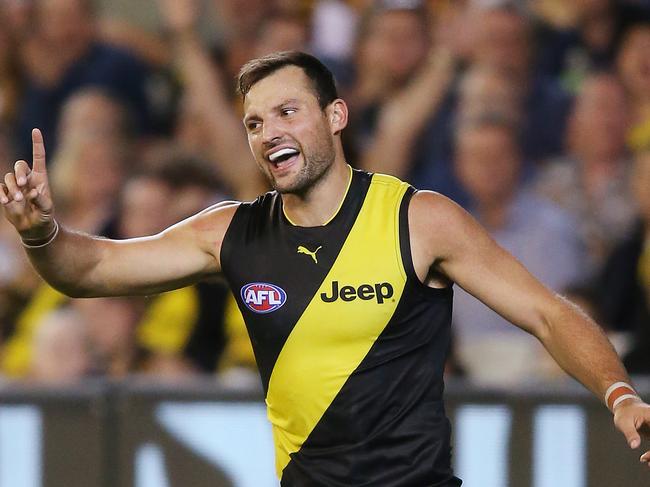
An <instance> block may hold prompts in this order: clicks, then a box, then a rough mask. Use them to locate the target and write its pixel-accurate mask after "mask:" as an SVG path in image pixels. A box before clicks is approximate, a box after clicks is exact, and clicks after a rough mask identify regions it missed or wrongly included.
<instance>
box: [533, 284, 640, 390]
mask: <svg viewBox="0 0 650 487" xmlns="http://www.w3.org/2000/svg"><path fill="white" fill-rule="evenodd" d="M556 299H557V306H556V307H555V309H554V310H552V311H551V312H550V313H548V315H547V316H546V317H545V318H544V321H545V325H546V326H545V328H544V330H545V331H544V333H541V334H540V336H538V338H539V339H540V340H541V341H542V343H543V344H544V346H545V347H546V349H547V350H548V351H549V353H550V354H551V355H552V356H553V358H554V359H555V360H556V361H557V363H558V364H559V365H560V366H561V367H562V368H563V369H564V370H565V371H566V372H567V373H569V374H570V375H572V376H573V377H574V378H576V379H577V380H578V381H580V382H581V383H582V384H583V385H584V386H585V387H587V388H588V389H589V390H590V391H592V392H593V393H594V394H595V395H596V397H598V398H599V399H600V400H601V401H604V396H605V392H606V391H607V389H608V387H609V386H610V385H612V384H613V383H615V382H627V383H629V382H630V379H629V377H628V374H627V372H626V370H625V368H624V367H623V364H622V363H621V361H620V359H619V357H618V355H617V353H616V351H615V350H614V347H613V346H612V345H611V343H610V342H609V340H608V339H607V337H606V335H605V333H604V332H603V330H602V329H601V328H600V327H599V326H598V325H597V324H596V323H595V322H594V321H593V320H591V319H590V318H589V317H588V316H587V315H586V314H585V313H584V312H583V311H582V310H580V309H579V308H578V307H577V306H576V305H574V304H572V303H570V302H569V301H567V300H566V299H564V298H561V297H559V296H558V297H557V298H556Z"/></svg>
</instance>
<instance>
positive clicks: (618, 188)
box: [537, 73, 635, 271]
mask: <svg viewBox="0 0 650 487" xmlns="http://www.w3.org/2000/svg"><path fill="white" fill-rule="evenodd" d="M626 128H627V103H626V99H625V92H624V90H623V87H622V86H621V84H620V82H619V81H618V80H617V79H616V78H615V77H614V76H612V75H610V74H604V73H603V74H597V75H591V76H589V77H588V78H587V79H586V81H585V82H584V83H583V86H582V90H581V91H580V94H579V95H578V98H577V100H576V103H575V106H574V108H573V112H572V114H571V117H570V120H569V131H568V153H567V155H566V156H564V157H561V158H558V159H556V160H553V161H550V162H549V164H548V165H547V166H546V167H545V168H544V170H543V171H542V173H541V174H540V176H539V179H538V181H537V190H538V191H539V192H540V194H542V195H544V196H546V197H548V198H550V199H552V200H553V201H554V202H555V203H557V204H558V205H560V206H561V207H563V208H564V209H566V210H567V211H569V212H571V213H572V214H573V216H574V218H575V219H576V221H577V222H578V225H579V226H578V230H579V231H580V235H581V237H582V240H583V241H584V242H585V244H586V246H587V251H588V254H589V258H590V261H591V269H592V271H595V270H596V269H599V268H600V266H601V265H602V264H603V262H604V259H605V257H606V256H607V255H608V254H609V253H610V252H611V250H612V247H613V246H614V244H616V243H617V242H619V241H620V240H621V239H622V238H623V237H624V236H626V235H627V233H628V232H629V231H630V229H631V226H632V224H633V221H634V217H635V209H634V203H633V202H632V196H631V194H630V191H629V161H628V156H627V153H626V150H625V131H626Z"/></svg>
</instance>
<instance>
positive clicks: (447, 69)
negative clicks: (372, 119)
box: [363, 53, 454, 177]
mask: <svg viewBox="0 0 650 487" xmlns="http://www.w3.org/2000/svg"><path fill="white" fill-rule="evenodd" d="M453 72H454V70H453V60H452V58H451V57H450V56H448V55H447V54H445V53H435V54H434V55H432V57H431V59H430V60H429V61H428V63H427V64H426V65H425V66H424V67H423V68H422V71H421V72H420V73H419V75H418V76H417V77H416V78H415V79H413V80H412V81H411V83H409V85H408V86H407V87H406V88H404V89H403V90H402V91H401V92H399V93H398V94H396V95H395V96H394V97H393V98H392V99H391V100H389V101H388V102H387V103H386V104H385V106H384V107H383V109H382V111H381V114H380V119H379V126H378V129H377V134H376V136H375V139H374V141H373V143H372V144H371V146H370V147H369V149H368V151H367V152H366V154H364V157H363V165H364V167H366V168H368V169H370V170H373V171H377V172H385V173H388V174H393V175H395V176H398V177H404V176H405V175H406V173H407V171H408V167H407V164H408V161H410V160H411V158H412V151H413V148H414V146H415V141H416V139H417V137H418V136H419V135H420V133H421V132H422V130H423V129H424V127H425V125H426V124H427V122H428V121H430V119H431V118H432V116H433V115H434V114H435V113H436V111H437V110H438V109H439V107H440V104H441V103H442V101H443V99H444V97H445V96H446V94H447V90H448V87H449V84H450V82H451V80H452V77H453Z"/></svg>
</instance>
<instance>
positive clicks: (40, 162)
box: [32, 129, 47, 173]
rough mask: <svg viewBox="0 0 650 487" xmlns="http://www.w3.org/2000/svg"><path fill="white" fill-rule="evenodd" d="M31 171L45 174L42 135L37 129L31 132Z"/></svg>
mask: <svg viewBox="0 0 650 487" xmlns="http://www.w3.org/2000/svg"><path fill="white" fill-rule="evenodd" d="M32 164H33V166H32V170H33V171H34V172H41V173H44V172H47V169H46V167H45V143H44V142H43V134H42V133H41V131H40V130H39V129H33V130H32Z"/></svg>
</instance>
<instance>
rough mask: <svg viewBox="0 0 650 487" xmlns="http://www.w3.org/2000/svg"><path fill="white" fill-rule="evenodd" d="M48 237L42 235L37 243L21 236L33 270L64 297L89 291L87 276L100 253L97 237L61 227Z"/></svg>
mask: <svg viewBox="0 0 650 487" xmlns="http://www.w3.org/2000/svg"><path fill="white" fill-rule="evenodd" d="M50 235H51V233H50ZM50 238H51V237H47V238H43V239H41V241H40V242H39V241H33V240H26V239H25V237H24V236H23V242H26V243H27V246H26V247H25V250H26V252H27V255H28V257H29V260H30V261H31V263H32V265H33V266H34V268H35V269H36V271H37V272H38V273H39V274H40V275H41V277H43V279H45V281H47V282H48V284H50V285H51V286H52V287H54V288H56V289H58V290H59V291H61V292H63V293H64V294H67V295H68V296H71V297H85V296H88V295H91V294H93V292H92V290H93V287H94V286H93V283H92V282H91V277H92V275H93V269H95V268H96V267H97V265H98V263H99V262H100V260H101V253H102V250H101V243H100V242H99V241H98V239H97V238H95V237H91V236H89V235H84V234H81V233H76V232H73V231H70V230H68V229H65V228H63V227H62V226H60V227H59V229H58V232H57V234H56V236H55V237H54V238H53V239H52V240H51V241H49V242H48V240H49V239H50ZM43 244H45V245H43ZM31 247H33V248H31ZM94 294H97V293H94Z"/></svg>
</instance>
